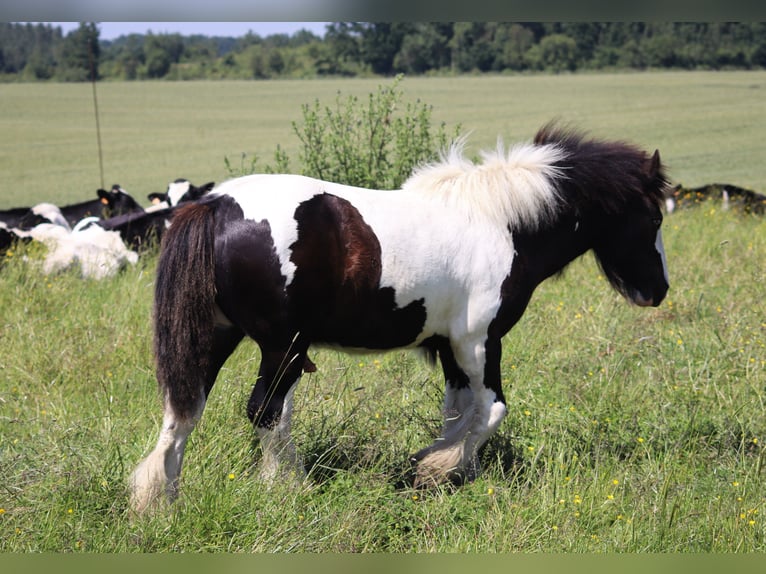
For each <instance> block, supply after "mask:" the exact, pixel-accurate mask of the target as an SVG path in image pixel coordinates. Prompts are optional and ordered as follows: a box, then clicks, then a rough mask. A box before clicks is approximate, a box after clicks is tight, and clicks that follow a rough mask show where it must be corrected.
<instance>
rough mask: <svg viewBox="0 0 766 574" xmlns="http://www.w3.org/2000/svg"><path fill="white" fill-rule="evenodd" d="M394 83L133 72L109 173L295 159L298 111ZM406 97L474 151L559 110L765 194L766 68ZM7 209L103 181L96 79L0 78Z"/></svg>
mask: <svg viewBox="0 0 766 574" xmlns="http://www.w3.org/2000/svg"><path fill="white" fill-rule="evenodd" d="M385 81H386V80H380V79H348V80H277V81H259V82H255V81H252V82H237V81H232V82H129V83H127V82H126V83H121V82H116V83H100V84H98V85H97V87H96V95H97V100H98V110H99V123H100V128H101V143H102V157H103V165H104V184H105V185H107V186H110V185H111V184H113V183H119V184H121V185H122V186H123V188H125V189H126V190H128V191H129V192H131V193H133V194H134V195H135V197H136V198H138V199H139V200H140V201H145V198H146V194H147V193H150V192H152V191H158V190H160V191H162V190H164V188H165V186H166V185H167V183H168V182H169V181H172V180H174V179H176V178H178V177H186V178H188V179H190V180H191V181H193V182H195V183H197V182H198V183H204V182H207V181H211V180H213V181H220V180H222V179H224V178H226V177H227V172H226V170H225V166H224V157H229V158H230V161H231V162H232V163H233V164H235V165H238V164H239V161H240V158H241V155H242V154H243V153H245V154H247V156H248V160H247V161H248V162H249V160H250V159H252V157H253V156H257V157H259V158H261V161H262V162H268V161H270V160H271V158H272V155H273V152H274V149H275V147H276V145H277V144H280V145H281V146H282V147H283V148H284V149H286V150H287V151H288V153H290V155H291V156H292V157H293V158H294V159H295V161H296V163H295V165H294V169H295V170H298V169H299V165H297V152H298V146H299V141H298V139H297V137H295V135H294V134H293V132H292V128H291V122H293V121H299V120H300V119H301V111H300V106H301V105H302V104H304V103H312V102H313V101H314V99H316V98H319V100H320V101H321V102H323V103H327V104H332V103H333V102H334V99H335V96H336V94H337V93H338V91H340V92H341V93H342V94H343V95H344V96H345V95H352V94H354V95H358V96H366V95H367V94H369V93H370V92H373V91H375V89H376V87H377V86H378V85H379V84H381V83H384V82H385ZM402 89H403V90H404V93H405V98H409V99H412V100H415V99H417V98H420V99H421V100H423V101H425V102H427V103H429V104H432V105H433V107H434V111H433V117H434V120H436V121H445V122H447V123H448V125H450V126H453V125H455V124H458V123H460V124H461V125H462V126H463V129H464V131H466V132H469V133H470V134H471V137H470V140H469V142H470V146H469V148H470V150H472V151H478V150H480V149H482V148H486V147H490V146H494V144H495V141H496V140H497V138H498V136H499V137H502V138H503V139H504V140H505V141H506V142H508V143H511V142H516V141H522V140H529V139H531V138H532V137H533V135H534V133H535V131H536V130H537V129H538V128H539V127H540V126H541V125H542V124H544V123H546V122H548V121H550V120H551V119H554V118H558V119H561V120H562V121H566V122H571V123H572V124H574V125H576V126H579V127H581V128H584V129H587V130H589V131H591V132H592V133H593V134H595V135H598V136H603V137H610V138H625V139H630V140H632V141H635V142H637V143H639V144H641V145H643V146H645V147H647V148H659V149H660V152H661V154H662V157H663V158H664V159H665V161H666V162H667V163H668V165H669V167H670V168H671V170H672V171H671V173H672V175H673V177H674V179H675V180H676V181H677V182H680V183H683V184H684V185H686V186H687V187H689V186H696V185H702V184H706V183H713V182H723V183H735V184H737V185H740V186H743V187H749V188H751V189H755V190H759V191H766V161H764V158H766V138H764V137H763V134H764V133H766V96H764V93H765V92H766V72H763V71H758V72H658V73H625V74H594V75H558V76H544V75H533V76H522V75H520V76H492V77H456V78H406V79H405V80H404V82H403V83H402ZM0 105H1V107H0V131H1V132H2V134H3V137H2V138H0V172H2V174H3V178H2V181H0V208H7V207H12V206H16V205H27V204H30V203H36V202H39V201H52V202H54V203H64V202H67V201H79V200H81V199H82V198H84V197H90V194H93V193H95V190H96V189H97V188H98V187H100V186H101V177H100V171H99V148H98V140H97V132H96V120H95V110H94V100H93V89H92V86H91V85H90V84H43V83H30V84H0Z"/></svg>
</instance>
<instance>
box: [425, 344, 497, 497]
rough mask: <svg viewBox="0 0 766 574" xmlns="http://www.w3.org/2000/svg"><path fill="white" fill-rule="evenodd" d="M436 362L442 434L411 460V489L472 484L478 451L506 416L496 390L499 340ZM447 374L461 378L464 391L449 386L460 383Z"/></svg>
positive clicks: (461, 348)
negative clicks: (443, 381)
mask: <svg viewBox="0 0 766 574" xmlns="http://www.w3.org/2000/svg"><path fill="white" fill-rule="evenodd" d="M450 356H451V357H452V359H454V364H453V365H451V366H450V362H451V359H450ZM442 357H443V363H442V365H443V367H444V369H445V378H447V388H446V392H445V422H444V433H443V436H442V437H440V438H439V439H437V441H436V442H435V443H434V444H433V445H431V446H430V447H428V448H425V449H423V450H421V451H420V452H419V453H417V454H416V455H414V457H413V458H412V460H413V462H415V463H416V464H417V469H416V477H415V485H416V486H421V485H423V486H426V485H428V484H429V483H438V482H443V481H444V480H451V481H456V482H463V481H466V480H473V479H474V478H475V477H476V475H477V474H478V472H479V461H478V450H479V448H480V447H481V446H482V445H483V444H484V443H485V442H486V441H487V439H488V438H489V437H490V436H491V435H492V434H493V433H494V432H495V431H496V430H497V428H498V426H499V425H500V423H501V422H502V420H503V418H505V415H506V412H507V411H506V407H505V398H504V397H503V394H502V389H501V388H500V341H499V340H497V341H494V340H487V341H486V342H473V343H468V344H463V345H456V348H455V350H454V354H453V355H450V354H447V353H445V354H444V355H443V356H442ZM445 358H446V359H447V360H446V361H444V359H445ZM455 370H456V371H455ZM450 371H455V372H460V373H463V374H464V375H465V379H466V381H467V386H461V385H455V384H454V383H453V382H452V380H462V377H458V378H457V379H452V380H451V379H450V378H448V377H447V373H448V372H450Z"/></svg>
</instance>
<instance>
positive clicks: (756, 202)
mask: <svg viewBox="0 0 766 574" xmlns="http://www.w3.org/2000/svg"><path fill="white" fill-rule="evenodd" d="M213 186H214V183H212V182H210V183H206V184H205V185H203V186H200V187H196V186H194V185H192V184H191V183H190V182H189V181H188V180H186V179H177V180H176V181H174V182H172V183H171V184H169V185H168V189H167V191H166V192H165V193H151V194H149V195H148V196H147V199H149V200H150V201H151V203H152V206H151V207H148V208H146V209H145V208H143V207H141V206H140V205H139V204H138V202H136V200H135V199H133V198H132V197H131V196H130V195H129V194H128V193H127V192H126V191H125V190H124V189H122V188H121V187H120V186H119V185H116V184H115V185H113V186H112V189H111V190H109V191H106V190H103V189H99V190H98V192H97V197H96V198H95V199H92V200H89V201H84V202H81V203H76V204H73V205H66V206H64V207H57V206H55V205H53V204H51V203H40V204H38V205H35V206H33V207H19V208H15V209H8V210H4V211H2V210H0V264H1V263H2V259H3V258H4V257H5V255H6V253H7V252H8V251H9V250H10V249H11V248H12V246H13V244H14V243H16V242H19V241H20V242H32V241H37V242H40V243H43V244H45V245H46V247H47V252H46V255H45V258H44V259H43V261H42V269H43V272H44V273H46V274H50V273H55V272H58V271H61V270H62V269H66V268H68V267H71V266H73V265H78V266H79V267H80V270H81V273H82V275H83V277H90V278H95V279H101V278H104V277H110V276H112V275H114V274H115V273H116V272H117V271H119V270H120V269H121V268H122V267H124V266H125V265H127V264H134V263H136V261H138V254H139V253H140V252H141V251H142V250H144V249H145V248H146V247H148V246H149V245H153V244H156V242H158V241H159V240H160V239H161V237H162V233H163V231H164V230H165V229H166V228H167V227H168V226H169V225H170V221H171V217H172V215H173V211H174V210H175V209H176V208H177V207H178V205H179V204H181V203H184V202H188V201H194V200H196V199H199V198H200V197H202V196H203V195H204V194H206V193H207V192H208V191H210V190H211V189H213ZM709 199H718V200H720V201H721V202H722V206H723V208H724V209H727V208H731V207H735V208H738V209H740V210H741V211H743V212H748V213H755V214H764V213H766V196H764V195H762V194H759V193H756V192H753V191H750V190H747V189H743V188H740V187H737V186H735V185H729V184H711V185H707V186H703V187H699V188H693V189H688V188H684V187H683V186H680V185H679V186H677V187H676V188H674V190H673V191H672V192H671V193H670V194H669V196H668V199H667V211H668V213H671V212H673V211H674V210H675V209H679V208H684V207H691V206H694V205H698V204H699V203H701V202H703V201H706V200H709Z"/></svg>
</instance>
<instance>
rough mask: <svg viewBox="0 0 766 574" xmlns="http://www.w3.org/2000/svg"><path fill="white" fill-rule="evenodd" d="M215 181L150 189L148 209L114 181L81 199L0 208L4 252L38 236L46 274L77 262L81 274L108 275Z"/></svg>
mask: <svg viewBox="0 0 766 574" xmlns="http://www.w3.org/2000/svg"><path fill="white" fill-rule="evenodd" d="M213 185H214V184H213V183H212V182H211V183H207V184H205V185H203V186H201V187H196V186H194V185H192V184H191V183H190V182H189V181H188V180H185V179H178V180H176V181H174V182H173V183H171V184H170V185H169V186H168V189H167V191H166V192H165V193H152V194H149V196H148V199H149V200H150V201H151V202H152V206H151V207H148V208H146V209H144V208H143V207H141V205H139V204H138V202H137V201H136V200H135V199H133V198H132V197H131V196H130V195H129V194H128V193H127V192H126V191H125V190H124V189H122V188H121V187H120V186H119V185H117V184H115V185H113V186H112V189H111V190H109V191H106V190H103V189H99V190H98V192H97V197H96V198H95V199H92V200H89V201H84V202H81V203H76V204H72V205H66V206H63V207H58V206H56V205H53V204H51V203H40V204H37V205H35V206H32V207H18V208H14V209H8V210H4V211H2V210H0V257H5V256H6V254H7V253H8V252H9V250H11V249H12V247H13V245H14V244H15V243H17V242H24V243H28V242H35V241H36V242H40V243H43V244H44V245H45V246H46V247H47V250H46V255H45V257H44V259H43V260H42V269H43V272H44V273H46V274H49V273H55V272H58V271H60V270H62V269H65V268H68V267H70V266H73V265H78V266H79V267H80V270H81V273H82V275H83V277H89V278H94V279H102V278H104V277H110V276H112V275H114V274H115V273H116V272H117V271H119V270H120V269H121V268H122V267H124V266H125V265H127V264H134V263H135V262H136V261H137V260H138V254H139V252H140V251H142V250H143V249H145V248H146V247H147V246H149V245H152V244H154V243H156V242H157V241H159V239H160V238H161V237H162V233H163V231H164V230H165V229H166V228H167V226H168V225H170V220H171V217H172V215H173V211H174V210H175V209H176V208H177V206H178V205H180V204H182V203H184V202H187V201H193V200H195V199H198V198H200V197H201V196H202V195H204V194H205V193H207V192H208V191H210V190H211V189H212V188H213ZM11 253H12V251H11Z"/></svg>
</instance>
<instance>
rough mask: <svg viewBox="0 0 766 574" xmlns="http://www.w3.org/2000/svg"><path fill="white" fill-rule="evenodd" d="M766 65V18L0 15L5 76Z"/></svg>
mask: <svg viewBox="0 0 766 574" xmlns="http://www.w3.org/2000/svg"><path fill="white" fill-rule="evenodd" d="M765 67H766V23H763V22H740V23H737V22H696V23H695V22H333V23H331V24H328V26H327V27H326V31H325V34H324V36H322V37H320V36H317V35H316V34H314V33H312V32H309V31H307V30H301V31H299V32H296V33H294V34H292V35H287V34H274V35H269V36H266V37H261V36H259V35H258V34H254V33H252V32H250V33H248V34H246V35H244V36H241V37H238V38H232V37H209V36H201V35H192V36H182V35H180V34H153V33H151V32H149V33H147V34H130V35H126V36H120V37H119V38H117V39H115V40H101V39H100V38H99V28H98V23H95V22H83V23H81V24H80V26H79V27H78V28H77V29H76V30H73V31H71V32H69V33H68V34H66V35H64V34H63V33H62V31H61V28H59V27H54V26H51V25H49V24H34V23H0V79H2V80H4V81H18V80H21V81H34V80H55V81H87V80H92V79H98V80H143V79H169V80H191V79H266V78H279V77H291V78H304V77H317V76H374V75H381V76H391V75H395V74H399V73H404V74H410V75H419V74H443V75H448V74H465V73H477V72H495V73H502V72H526V71H533V72H554V73H559V72H574V71H577V70H604V69H606V70H612V69H638V70H641V69H649V68H673V69H714V70H715V69H759V68H765Z"/></svg>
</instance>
